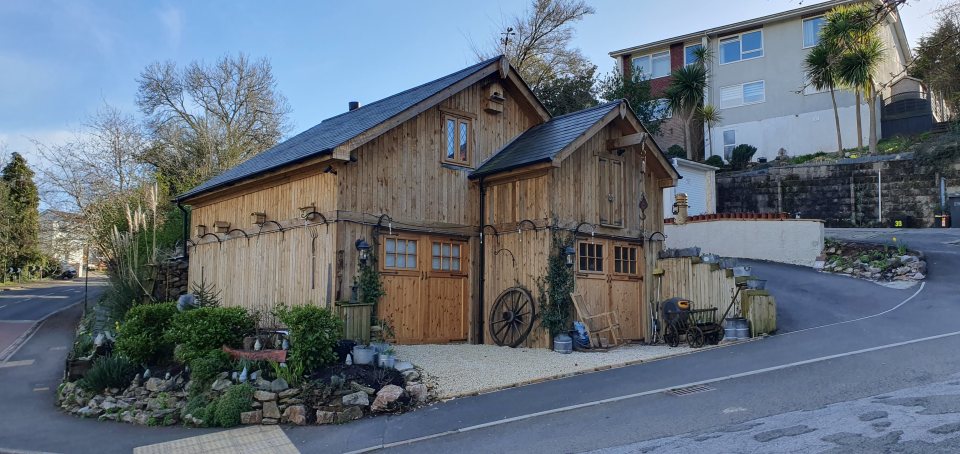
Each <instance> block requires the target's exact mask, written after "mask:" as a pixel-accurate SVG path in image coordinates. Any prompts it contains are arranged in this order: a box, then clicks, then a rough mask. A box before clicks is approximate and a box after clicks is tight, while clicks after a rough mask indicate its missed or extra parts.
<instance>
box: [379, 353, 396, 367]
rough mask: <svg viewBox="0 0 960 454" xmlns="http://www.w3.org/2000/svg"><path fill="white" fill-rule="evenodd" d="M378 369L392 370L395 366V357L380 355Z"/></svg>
mask: <svg viewBox="0 0 960 454" xmlns="http://www.w3.org/2000/svg"><path fill="white" fill-rule="evenodd" d="M380 356H381V358H380V367H382V368H384V369H393V367H394V366H396V364H397V357H396V356H394V355H380Z"/></svg>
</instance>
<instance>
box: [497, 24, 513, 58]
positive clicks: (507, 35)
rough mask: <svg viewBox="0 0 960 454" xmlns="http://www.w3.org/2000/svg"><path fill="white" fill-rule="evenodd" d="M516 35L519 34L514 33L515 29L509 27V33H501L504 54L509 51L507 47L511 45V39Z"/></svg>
mask: <svg viewBox="0 0 960 454" xmlns="http://www.w3.org/2000/svg"><path fill="white" fill-rule="evenodd" d="M516 34H517V33H516V32H514V31H513V27H507V31H505V32H503V33H501V35H503V38H502V39H501V40H500V43H501V44H503V51H504V53H506V51H507V45H508V44H510V37H511V36H513V35H516Z"/></svg>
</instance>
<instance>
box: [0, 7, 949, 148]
mask: <svg viewBox="0 0 960 454" xmlns="http://www.w3.org/2000/svg"><path fill="white" fill-rule="evenodd" d="M528 3H529V2H528V1H526V0H485V1H462V2H457V1H450V0H445V1H434V0H408V1H385V0H384V1H372V0H351V1H286V2H262V1H260V2H255V1H245V0H232V1H227V0H212V1H200V2H198V1H163V0H161V1H151V2H147V1H126V0H3V1H2V2H0V151H3V148H4V147H5V148H6V152H14V151H17V152H20V153H23V154H24V155H25V156H27V157H28V160H29V159H31V158H33V157H35V156H36V154H35V152H34V148H35V147H34V146H33V144H32V142H31V141H32V140H37V141H40V142H42V143H45V144H48V145H54V144H59V143H63V142H65V141H68V140H70V139H71V138H73V137H75V135H76V134H78V133H80V132H81V131H82V128H83V125H84V122H85V119H86V118H88V117H89V116H90V115H91V114H93V113H95V112H96V111H97V109H98V108H100V107H101V106H103V105H104V103H109V104H111V105H114V106H116V107H119V108H120V109H122V110H124V111H126V112H129V113H131V114H134V115H139V112H138V110H137V107H136V91H137V77H138V75H139V74H140V72H141V71H142V70H143V68H144V67H145V66H147V65H148V64H150V63H152V62H155V61H167V60H170V61H173V62H176V63H178V64H181V65H185V64H187V63H189V62H191V61H193V60H200V61H205V62H213V61H215V60H216V59H217V58H219V57H221V56H223V55H225V54H236V53H239V52H243V53H245V54H248V55H249V56H251V57H255V58H259V57H266V58H267V59H269V60H270V62H271V63H272V65H273V71H274V77H275V79H276V81H277V89H278V90H279V92H281V93H282V94H283V95H284V96H286V98H287V100H288V101H289V104H290V107H291V108H292V112H291V114H290V120H291V123H292V128H291V130H290V134H291V135H292V134H296V133H298V132H300V131H303V130H304V129H307V128H309V127H311V126H313V125H315V124H317V123H319V122H320V121H321V120H323V119H325V118H328V117H330V116H333V115H336V114H339V113H341V112H343V111H345V110H346V108H347V103H348V102H349V101H352V100H357V101H360V102H361V103H363V104H366V103H369V102H372V101H375V100H377V99H381V98H383V97H386V96H389V95H391V94H393V93H397V92H400V91H403V90H405V89H407V88H410V87H413V86H416V85H419V84H422V83H424V82H427V81H430V80H433V79H436V78H438V77H440V76H443V75H445V74H448V73H451V72H454V71H456V70H458V69H460V68H462V67H464V66H467V65H469V64H472V63H474V62H475V61H476V58H475V56H474V55H475V54H474V51H473V49H474V48H476V47H478V46H479V47H487V46H489V44H490V43H491V42H492V41H493V39H494V37H495V36H496V35H497V33H498V31H500V24H502V23H503V20H504V18H506V17H510V16H512V15H515V14H519V13H522V12H523V11H524V10H526V8H527V7H528ZM588 3H590V4H591V5H592V6H593V7H594V8H595V9H596V14H594V15H591V16H588V17H587V18H586V19H584V20H583V21H581V22H580V23H578V24H577V25H576V37H575V39H574V42H573V44H574V46H576V47H578V48H580V49H581V50H582V51H583V53H584V54H585V55H586V56H587V57H588V58H589V59H590V60H591V61H592V62H593V63H594V64H596V65H598V66H599V69H600V71H601V72H603V73H606V72H608V71H609V70H611V69H612V68H613V65H614V61H613V59H612V58H610V57H609V56H608V55H607V53H608V52H610V51H612V50H615V49H622V48H625V47H630V46H633V45H638V44H642V43H646V42H651V41H656V40H660V39H664V38H669V37H672V36H678V35H682V34H685V33H689V32H694V31H698V30H702V29H706V28H710V27H714V26H718V25H723V24H727V23H732V22H736V21H740V20H745V19H750V18H755V17H760V16H763V15H767V14H773V13H777V12H781V11H786V10H790V9H794V8H798V7H800V6H803V5H808V4H813V3H817V2H810V1H806V2H804V1H801V0H736V1H735V2H734V1H733V0H726V1H717V0H709V1H707V0H672V1H670V2H663V1H653V0H595V1H591V0H588ZM940 4H941V0H910V1H909V2H908V3H907V4H906V5H905V6H904V7H903V8H902V10H901V16H902V18H903V21H904V28H905V30H906V33H907V37H908V39H909V41H910V44H911V47H913V46H914V45H916V42H917V40H918V38H919V37H920V36H922V35H924V34H925V33H928V32H929V31H930V30H931V29H932V27H933V24H934V22H935V17H934V15H933V12H935V11H936V9H937V8H938V6H939V5H940ZM732 5H736V6H732Z"/></svg>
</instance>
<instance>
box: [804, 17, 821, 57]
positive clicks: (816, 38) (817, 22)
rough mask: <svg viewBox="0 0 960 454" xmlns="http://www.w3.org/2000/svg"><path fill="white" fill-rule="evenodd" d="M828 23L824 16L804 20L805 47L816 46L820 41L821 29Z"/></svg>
mask: <svg viewBox="0 0 960 454" xmlns="http://www.w3.org/2000/svg"><path fill="white" fill-rule="evenodd" d="M825 23H826V20H824V18H823V16H817V17H811V18H809V19H804V20H803V48H804V49H806V48H808V47H813V46H816V45H817V43H819V42H820V30H821V29H822V28H823V25H824V24H825Z"/></svg>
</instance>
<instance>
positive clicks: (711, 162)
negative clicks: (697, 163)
mask: <svg viewBox="0 0 960 454" xmlns="http://www.w3.org/2000/svg"><path fill="white" fill-rule="evenodd" d="M703 163H704V164H706V165H708V166H714V167H723V158H721V157H720V156H717V155H713V156H710V157H709V158H707V160H706V161H704V162H703Z"/></svg>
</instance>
